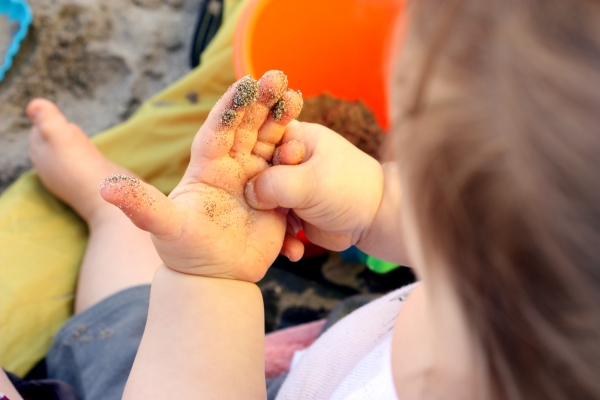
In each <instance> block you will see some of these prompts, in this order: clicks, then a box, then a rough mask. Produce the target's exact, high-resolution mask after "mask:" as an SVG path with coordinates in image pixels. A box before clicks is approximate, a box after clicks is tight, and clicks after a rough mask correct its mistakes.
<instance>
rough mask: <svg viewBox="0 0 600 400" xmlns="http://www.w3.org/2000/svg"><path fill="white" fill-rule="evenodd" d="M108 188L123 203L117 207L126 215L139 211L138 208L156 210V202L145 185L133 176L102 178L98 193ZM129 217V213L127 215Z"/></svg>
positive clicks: (121, 175) (116, 175)
mask: <svg viewBox="0 0 600 400" xmlns="http://www.w3.org/2000/svg"><path fill="white" fill-rule="evenodd" d="M106 188H109V189H110V191H111V192H117V193H119V195H120V196H121V197H122V199H123V201H122V202H121V203H120V204H119V205H118V207H119V208H120V209H121V210H123V211H124V212H125V213H127V211H128V210H135V211H139V210H140V207H152V208H153V209H156V208H155V206H154V203H155V202H156V200H155V199H154V197H153V196H152V195H151V194H150V192H149V190H148V186H147V184H146V183H144V182H142V181H141V180H139V179H138V178H136V177H134V176H129V175H124V174H113V175H110V176H107V177H106V178H104V180H103V181H102V183H100V191H102V190H104V189H106ZM127 215H129V216H130V217H131V216H132V215H131V213H127Z"/></svg>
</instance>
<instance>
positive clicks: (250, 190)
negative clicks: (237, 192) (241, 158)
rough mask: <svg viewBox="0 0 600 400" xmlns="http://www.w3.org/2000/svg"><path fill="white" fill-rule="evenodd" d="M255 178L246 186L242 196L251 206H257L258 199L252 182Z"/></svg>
mask: <svg viewBox="0 0 600 400" xmlns="http://www.w3.org/2000/svg"><path fill="white" fill-rule="evenodd" d="M255 179H256V178H252V179H251V180H249V181H248V183H247V184H246V190H245V191H244V195H245V196H246V202H247V203H248V204H249V205H250V206H252V207H257V206H258V199H257V198H256V192H255V191H254V180H255Z"/></svg>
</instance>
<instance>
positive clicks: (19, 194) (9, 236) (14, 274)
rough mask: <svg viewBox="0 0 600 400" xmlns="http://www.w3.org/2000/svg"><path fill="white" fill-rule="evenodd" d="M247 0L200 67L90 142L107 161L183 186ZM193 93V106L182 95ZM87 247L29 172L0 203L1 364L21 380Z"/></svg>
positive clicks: (238, 4)
mask: <svg viewBox="0 0 600 400" xmlns="http://www.w3.org/2000/svg"><path fill="white" fill-rule="evenodd" d="M244 3H245V0H228V1H226V2H225V10H224V18H223V25H222V27H221V28H220V30H219V32H218V33H217V35H216V36H215V38H214V39H213V41H212V42H211V43H210V45H209V46H208V47H207V49H206V50H205V51H204V53H203V54H202V57H201V61H202V62H201V64H200V66H199V67H198V68H196V69H195V70H193V71H191V72H190V73H189V74H187V75H186V76H184V77H183V78H182V79H180V80H179V81H178V82H176V83H174V84H173V85H171V86H170V87H169V88H167V89H166V90H164V91H162V92H161V93H159V94H158V95H156V96H154V97H153V98H151V99H150V100H148V101H147V102H145V103H144V104H143V105H142V106H141V107H140V109H139V110H138V111H137V112H136V113H135V114H134V115H133V116H132V117H131V118H130V119H129V120H128V121H126V122H124V123H122V124H120V125H118V126H116V127H114V128H112V129H109V130H107V131H105V132H103V133H101V134H99V135H96V136H95V137H94V138H93V139H92V140H93V142H94V143H95V144H96V145H97V146H98V147H99V148H100V149H101V150H102V152H103V153H104V154H105V155H106V156H107V157H108V158H109V159H111V160H113V161H114V162H116V163H117V164H119V165H122V166H124V167H125V168H128V169H130V170H132V171H133V172H135V173H136V174H138V175H139V176H140V177H142V178H143V179H144V180H146V181H147V182H149V183H151V184H152V185H154V186H156V187H157V188H158V189H160V190H161V191H163V192H164V193H168V192H170V191H171V190H172V189H173V188H174V187H175V185H177V183H178V182H179V180H180V179H181V176H182V174H183V172H184V170H185V168H186V166H187V164H188V161H189V151H190V145H191V142H192V139H193V137H194V134H195V133H196V131H197V130H198V128H199V127H200V125H201V124H202V123H203V122H204V120H205V119H206V116H207V114H208V112H209V111H210V109H211V107H212V106H213V105H214V103H215V102H216V100H217V99H218V98H219V97H220V96H221V95H222V94H223V93H224V92H225V90H226V89H227V87H228V86H229V85H231V84H232V83H233V82H234V80H235V78H234V72H233V63H232V44H233V34H234V29H235V24H236V22H237V19H238V16H239V14H240V11H241V10H242V8H243V5H244ZM190 92H195V93H197V94H198V102H197V103H196V104H193V103H191V102H190V101H189V100H188V99H187V97H186V96H187V94H188V93H190ZM86 242H87V229H86V226H85V224H84V223H83V221H82V220H81V219H79V217H78V216H77V215H76V214H75V213H73V211H71V210H70V208H68V207H67V206H65V205H64V204H63V203H61V202H60V201H58V200H57V199H55V198H54V197H53V196H52V195H51V194H49V193H48V192H47V191H46V190H45V189H44V187H43V186H42V185H41V184H40V182H39V180H38V178H37V176H36V174H35V172H33V171H30V172H28V173H26V174H25V175H24V176H22V177H21V178H20V179H19V180H18V181H16V182H15V183H14V184H13V185H12V186H11V187H10V188H8V189H7V190H6V191H5V192H4V193H3V194H2V196H0V365H1V366H2V367H4V368H5V369H7V370H9V371H13V372H15V373H17V374H20V375H23V374H25V373H26V372H27V371H29V369H31V367H33V366H34V365H35V363H36V362H37V361H39V360H40V359H41V358H42V357H43V356H44V354H45V353H46V351H47V350H48V347H49V346H50V344H51V342H52V338H53V335H54V334H55V333H56V331H57V330H58V329H59V328H60V327H61V326H62V325H63V324H64V323H65V321H66V320H67V319H68V318H69V317H70V316H71V314H72V309H73V298H74V291H75V282H76V278H77V273H78V269H79V264H80V262H81V259H82V256H83V252H84V250H85V246H86Z"/></svg>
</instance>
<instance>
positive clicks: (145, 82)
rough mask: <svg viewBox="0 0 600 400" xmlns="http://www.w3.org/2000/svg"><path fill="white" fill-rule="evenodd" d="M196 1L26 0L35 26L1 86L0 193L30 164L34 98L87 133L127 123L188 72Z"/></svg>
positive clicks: (197, 1)
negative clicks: (50, 102) (49, 103)
mask: <svg viewBox="0 0 600 400" xmlns="http://www.w3.org/2000/svg"><path fill="white" fill-rule="evenodd" d="M201 1H202V0H126V1H114V2H113V1H111V2H98V1H94V0H31V1H30V5H31V8H32V10H33V15H34V20H33V24H32V27H31V28H30V30H29V34H28V36H27V38H26V40H25V41H24V42H23V43H22V45H21V50H20V51H19V54H18V55H17V57H16V58H15V60H14V64H13V67H12V68H11V70H10V71H9V72H8V73H7V75H6V77H5V79H4V81H2V82H1V83H0V192H2V191H3V190H4V189H6V187H7V186H8V185H10V183H11V182H13V181H14V180H15V179H16V178H18V177H19V175H20V174H21V173H23V172H24V171H26V170H28V169H29V168H31V164H30V163H29V160H28V158H27V136H28V131H29V122H28V120H27V118H26V116H25V113H24V109H25V106H26V105H27V103H28V102H29V101H30V100H31V99H33V98H35V97H46V98H49V99H51V100H53V101H55V102H56V103H57V104H58V105H59V107H60V108H61V109H62V110H63V112H64V113H65V114H66V116H67V117H68V118H69V119H70V120H71V121H73V122H74V123H76V124H78V125H80V126H81V127H82V128H83V130H84V131H85V132H86V133H87V134H88V135H94V134H96V133H98V132H100V131H102V130H104V129H106V128H109V127H111V126H113V125H115V124H118V123H119V122H121V121H123V120H125V119H126V118H127V117H129V116H130V115H131V114H132V113H133V112H135V110H136V109H137V107H138V106H139V105H140V104H141V103H142V102H143V101H144V100H145V99H147V98H149V97H151V96H152V95H154V94H155V93H157V92H158V91H160V90H161V89H163V88H165V87H166V86H168V85H169V84H170V83H172V82H174V81H175V80H177V79H178V78H179V77H181V76H182V75H184V74H185V73H186V72H187V71H188V70H189V52H190V46H191V41H192V34H193V31H194V25H195V22H196V17H197V11H198V8H199V5H200V3H201Z"/></svg>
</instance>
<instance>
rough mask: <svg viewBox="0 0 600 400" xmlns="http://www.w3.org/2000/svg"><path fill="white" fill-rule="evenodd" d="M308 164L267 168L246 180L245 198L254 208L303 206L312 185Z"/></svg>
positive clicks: (312, 187) (267, 208)
mask: <svg viewBox="0 0 600 400" xmlns="http://www.w3.org/2000/svg"><path fill="white" fill-rule="evenodd" d="M307 168H310V166H308V165H306V164H302V165H295V166H292V165H278V166H274V167H271V168H267V169H266V170H264V171H263V172H261V173H260V174H258V175H257V176H255V177H254V178H252V179H250V180H249V181H248V183H247V184H246V189H245V192H244V195H245V197H246V201H247V202H248V204H249V205H250V206H251V207H252V208H255V209H257V210H272V209H274V208H277V207H283V208H303V207H306V205H307V204H308V202H309V201H310V199H311V197H312V194H313V193H314V188H315V181H314V179H313V174H312V173H310V171H308V170H307Z"/></svg>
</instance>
